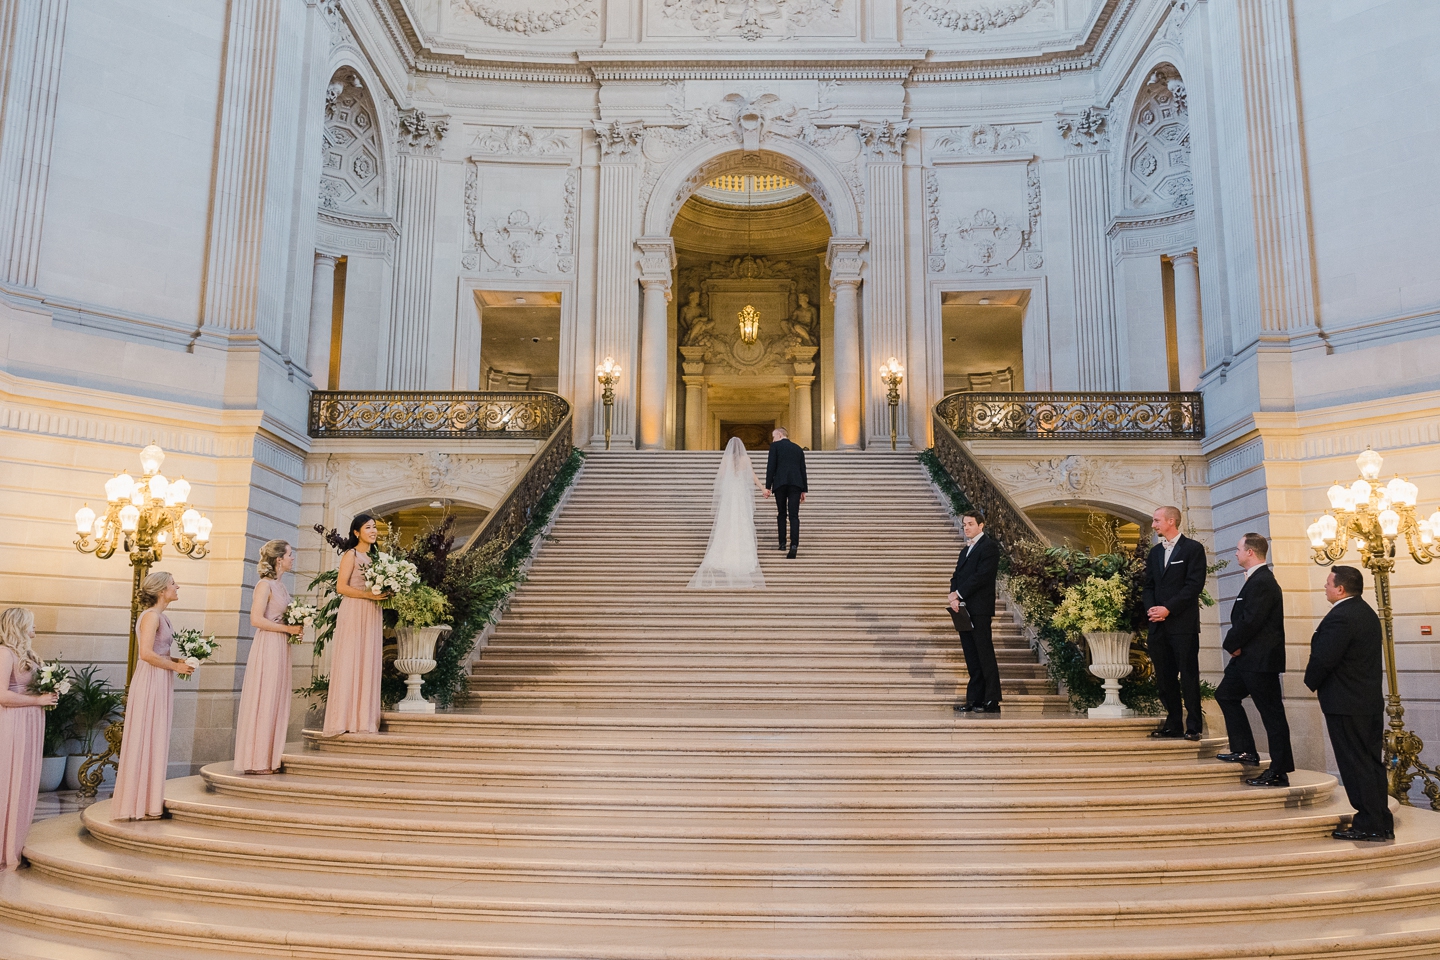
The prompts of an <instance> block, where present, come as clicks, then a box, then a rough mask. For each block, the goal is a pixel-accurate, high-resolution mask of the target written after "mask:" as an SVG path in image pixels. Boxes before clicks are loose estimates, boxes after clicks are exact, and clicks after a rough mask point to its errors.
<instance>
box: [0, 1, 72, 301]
mask: <svg viewBox="0 0 1440 960" xmlns="http://www.w3.org/2000/svg"><path fill="white" fill-rule="evenodd" d="M7 6H9V5H8V4H7ZM69 9H70V2H69V0H29V2H24V3H17V4H15V5H14V6H13V7H11V8H10V9H9V10H5V11H0V258H3V259H0V264H3V276H4V279H5V280H6V281H7V282H9V283H13V284H17V285H19V286H23V287H33V286H35V278H36V274H37V272H38V270H39V263H40V234H41V230H42V228H43V226H44V222H45V195H46V188H47V186H48V184H49V180H50V151H51V147H52V145H53V143H54V139H55V104H56V101H57V99H58V97H59V87H60V63H61V60H62V57H63V53H64V47H65V21H66V17H67V15H68V14H69Z"/></svg>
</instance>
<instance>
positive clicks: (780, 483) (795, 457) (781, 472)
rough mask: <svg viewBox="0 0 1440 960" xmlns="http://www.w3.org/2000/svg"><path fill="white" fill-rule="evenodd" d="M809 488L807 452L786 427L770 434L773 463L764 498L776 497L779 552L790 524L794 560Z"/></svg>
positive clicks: (769, 466) (767, 471) (767, 473)
mask: <svg viewBox="0 0 1440 960" xmlns="http://www.w3.org/2000/svg"><path fill="white" fill-rule="evenodd" d="M809 489H810V485H809V483H808V482H807V481H806V479H805V450H804V449H803V448H802V447H801V446H800V445H799V444H798V443H795V442H794V441H792V440H791V439H790V435H789V433H787V432H786V430H785V428H784V427H776V428H775V432H774V433H772V434H771V435H770V460H769V462H768V463H766V465H765V496H767V497H768V496H771V495H774V497H775V510H776V514H777V522H778V524H779V527H780V549H781V550H784V549H785V521H786V519H787V518H788V519H789V521H790V552H789V553H787V554H785V556H787V557H789V558H790V559H791V560H793V559H795V551H796V550H797V549H799V547H800V504H802V503H804V502H805V493H806V491H808V490H809Z"/></svg>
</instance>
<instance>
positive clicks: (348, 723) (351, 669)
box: [324, 513, 385, 737]
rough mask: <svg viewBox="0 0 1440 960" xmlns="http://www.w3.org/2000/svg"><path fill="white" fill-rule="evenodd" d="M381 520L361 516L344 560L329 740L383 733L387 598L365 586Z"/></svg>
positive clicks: (330, 695) (354, 525)
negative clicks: (384, 608)
mask: <svg viewBox="0 0 1440 960" xmlns="http://www.w3.org/2000/svg"><path fill="white" fill-rule="evenodd" d="M379 536H380V531H379V529H378V528H377V527H376V525H375V518H374V517H371V516H369V515H367V514H363V513H362V514H360V515H359V516H358V517H356V518H355V519H354V520H351V521H350V537H349V539H348V540H346V542H345V547H346V550H345V553H344V554H343V555H342V556H341V557H340V575H339V577H338V579H337V580H336V583H335V588H336V590H337V591H338V592H339V594H340V597H341V600H340V610H339V612H338V613H337V614H336V616H335V634H334V636H333V637H331V639H330V643H331V645H332V653H331V660H330V691H329V693H328V694H327V696H326V698H325V729H324V735H325V736H327V737H337V736H339V735H340V734H342V733H378V732H379V730H380V663H381V661H380V656H381V651H382V648H383V646H384V643H385V637H384V633H385V618H384V616H383V614H382V613H381V612H380V601H381V600H383V599H384V597H383V596H378V597H377V596H376V595H375V594H373V593H371V592H370V588H369V587H367V586H366V585H365V568H366V567H367V566H369V565H370V551H371V550H372V549H373V548H374V546H375V541H376V540H377V539H378V538H379Z"/></svg>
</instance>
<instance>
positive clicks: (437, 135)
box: [397, 110, 450, 153]
mask: <svg viewBox="0 0 1440 960" xmlns="http://www.w3.org/2000/svg"><path fill="white" fill-rule="evenodd" d="M397 123H398V126H399V135H398V142H399V144H400V148H401V149H402V150H406V151H409V152H410V153H434V152H435V148H436V147H437V146H439V145H440V141H441V140H442V139H444V137H445V133H446V131H448V130H449V129H450V120H449V118H447V117H432V116H430V115H428V114H427V113H425V111H423V110H408V111H406V112H404V113H402V114H400V117H399V119H398V121H397Z"/></svg>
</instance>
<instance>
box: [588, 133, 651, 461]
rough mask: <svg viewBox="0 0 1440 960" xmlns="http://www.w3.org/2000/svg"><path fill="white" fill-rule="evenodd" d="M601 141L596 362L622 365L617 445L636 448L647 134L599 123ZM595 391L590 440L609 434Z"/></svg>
mask: <svg viewBox="0 0 1440 960" xmlns="http://www.w3.org/2000/svg"><path fill="white" fill-rule="evenodd" d="M594 128H595V135H596V139H597V140H598V142H599V145H600V197H599V209H598V214H599V221H600V222H599V228H598V231H597V233H598V240H599V244H598V250H597V251H596V256H595V277H596V279H595V288H596V289H595V362H596V363H600V362H601V361H603V360H604V359H605V358H606V357H613V358H614V359H615V361H616V362H617V363H619V364H620V372H621V377H620V382H619V383H617V384H616V385H615V406H614V419H613V421H612V425H611V440H610V444H611V446H612V447H627V446H631V447H633V446H634V445H635V440H636V422H635V399H636V397H637V396H638V393H637V390H636V386H637V385H636V382H635V381H636V378H637V372H638V371H637V369H636V368H637V365H638V361H639V349H638V348H639V329H638V326H639V325H638V323H637V322H636V317H635V254H634V250H635V246H634V243H635V227H634V222H633V221H634V216H635V213H634V210H635V180H636V176H635V166H636V164H637V163H639V162H640V156H639V154H640V140H641V138H642V136H643V135H644V132H645V127H644V124H643V123H641V122H640V121H638V120H635V121H628V122H620V121H615V122H612V123H604V122H601V121H596V122H595V124H594ZM591 389H592V390H594V391H595V401H594V404H595V406H594V410H595V419H594V423H593V424H591V443H599V442H601V441H602V438H603V436H604V425H603V421H602V420H601V417H603V416H604V407H603V406H602V405H601V403H600V386H599V384H598V383H597V382H596V381H595V380H594V378H593V376H592V378H591Z"/></svg>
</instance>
